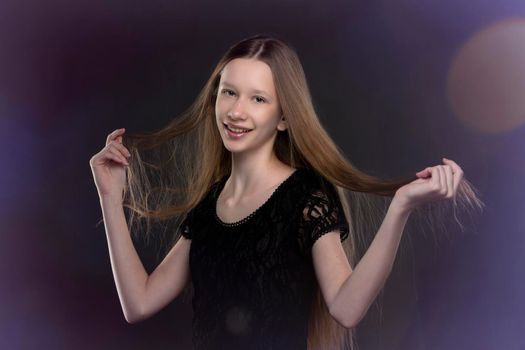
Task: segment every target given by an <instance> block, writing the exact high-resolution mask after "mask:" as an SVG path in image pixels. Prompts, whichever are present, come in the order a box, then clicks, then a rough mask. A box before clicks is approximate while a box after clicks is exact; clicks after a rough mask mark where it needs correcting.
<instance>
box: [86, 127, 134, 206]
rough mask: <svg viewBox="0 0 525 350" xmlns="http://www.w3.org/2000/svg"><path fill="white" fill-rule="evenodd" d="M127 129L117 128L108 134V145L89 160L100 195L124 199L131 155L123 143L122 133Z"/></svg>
mask: <svg viewBox="0 0 525 350" xmlns="http://www.w3.org/2000/svg"><path fill="white" fill-rule="evenodd" d="M125 131H126V130H125V129H124V128H122V129H117V130H115V131H113V132H112V133H111V134H109V135H108V137H107V139H106V146H105V147H104V148H102V150H101V151H100V152H98V153H97V154H95V155H94V156H93V157H91V159H90V160H89V165H90V166H91V171H92V172H93V178H94V180H95V185H96V186H97V191H98V195H99V196H100V197H101V198H102V197H107V196H109V197H115V198H118V199H119V200H120V199H122V191H123V189H124V186H125V184H126V169H125V167H126V166H128V165H129V164H128V161H127V158H129V157H130V156H131V154H130V153H129V151H128V150H127V149H126V147H124V145H123V144H122V135H123V134H124V132H125Z"/></svg>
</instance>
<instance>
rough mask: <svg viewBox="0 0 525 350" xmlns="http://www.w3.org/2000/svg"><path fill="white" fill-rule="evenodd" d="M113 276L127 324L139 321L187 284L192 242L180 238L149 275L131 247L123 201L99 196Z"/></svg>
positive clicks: (174, 295)
mask: <svg viewBox="0 0 525 350" xmlns="http://www.w3.org/2000/svg"><path fill="white" fill-rule="evenodd" d="M100 204H101V207H102V213H103V218H104V226H105V229H106V237H107V241H108V248H109V255H110V260H111V268H112V270H113V277H114V279H115V285H116V287H117V292H118V295H119V299H120V304H121V306H122V310H123V312H124V317H125V318H126V321H128V322H129V323H135V322H138V321H141V320H143V319H145V318H147V317H149V316H151V315H152V314H154V313H156V312H157V311H158V310H160V309H162V308H163V307H164V306H165V305H167V304H168V303H169V302H170V301H171V300H173V299H174V298H175V297H177V296H178V295H179V294H180V292H181V291H182V290H183V289H184V287H185V286H186V284H187V282H188V281H189V247H190V244H191V240H187V239H185V238H181V239H180V240H179V241H178V242H177V244H175V246H174V247H173V248H172V249H171V250H170V252H169V253H168V255H167V256H166V257H165V258H164V260H163V261H162V262H161V263H160V264H159V266H158V267H157V268H156V269H155V271H153V273H152V274H151V275H150V276H148V274H147V272H146V270H145V269H144V266H143V264H142V262H141V261H140V258H139V256H138V254H137V251H136V250H135V247H134V246H133V242H132V240H131V237H130V233H129V230H128V226H127V223H126V219H125V215H124V210H123V206H122V202H121V200H120V199H115V198H114V197H109V196H108V197H101V200H100Z"/></svg>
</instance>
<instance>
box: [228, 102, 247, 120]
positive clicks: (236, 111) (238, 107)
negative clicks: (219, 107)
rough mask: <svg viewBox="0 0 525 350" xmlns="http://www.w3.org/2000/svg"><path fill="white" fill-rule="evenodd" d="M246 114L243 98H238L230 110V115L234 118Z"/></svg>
mask: <svg viewBox="0 0 525 350" xmlns="http://www.w3.org/2000/svg"><path fill="white" fill-rule="evenodd" d="M243 115H244V107H243V106H242V102H241V100H237V101H236V102H235V103H234V104H233V106H232V107H231V108H230V110H229V111H228V116H229V117H232V118H240V117H242V116H243Z"/></svg>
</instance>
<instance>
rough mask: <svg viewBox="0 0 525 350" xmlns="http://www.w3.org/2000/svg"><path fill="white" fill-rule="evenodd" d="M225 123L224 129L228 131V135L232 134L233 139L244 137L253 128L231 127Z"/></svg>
mask: <svg viewBox="0 0 525 350" xmlns="http://www.w3.org/2000/svg"><path fill="white" fill-rule="evenodd" d="M223 125H224V130H226V133H227V134H228V136H230V137H231V138H233V139H239V138H241V137H243V136H244V135H245V134H247V133H249V132H250V131H252V130H243V129H233V130H232V129H230V128H229V127H228V126H227V125H226V124H223Z"/></svg>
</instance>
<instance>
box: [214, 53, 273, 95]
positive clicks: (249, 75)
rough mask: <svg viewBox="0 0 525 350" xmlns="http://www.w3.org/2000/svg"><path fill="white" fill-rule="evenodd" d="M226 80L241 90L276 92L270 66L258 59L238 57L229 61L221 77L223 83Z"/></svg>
mask: <svg viewBox="0 0 525 350" xmlns="http://www.w3.org/2000/svg"><path fill="white" fill-rule="evenodd" d="M225 82H227V83H230V84H233V85H234V86H235V87H236V88H238V89H241V90H242V89H245V90H247V91H248V90H263V91H267V92H269V93H271V94H275V90H274V85H273V75H272V70H271V69H270V66H268V65H267V64H266V63H264V62H262V61H259V60H256V59H247V58H236V59H233V60H231V61H230V62H228V63H227V64H226V66H224V69H223V71H222V74H221V79H220V83H221V84H224V83H225Z"/></svg>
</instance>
